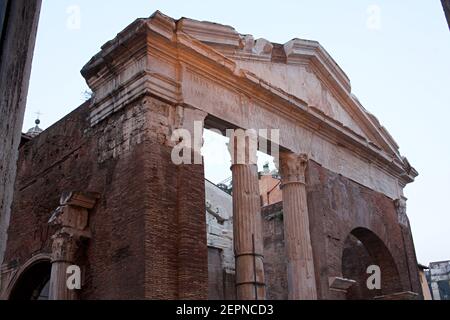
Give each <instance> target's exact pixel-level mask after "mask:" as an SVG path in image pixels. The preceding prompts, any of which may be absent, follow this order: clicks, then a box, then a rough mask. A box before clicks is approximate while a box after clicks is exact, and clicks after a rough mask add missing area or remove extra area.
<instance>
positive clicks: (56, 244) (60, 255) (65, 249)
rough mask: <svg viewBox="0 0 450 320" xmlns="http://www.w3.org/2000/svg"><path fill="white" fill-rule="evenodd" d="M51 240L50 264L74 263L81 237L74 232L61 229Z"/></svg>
mask: <svg viewBox="0 0 450 320" xmlns="http://www.w3.org/2000/svg"><path fill="white" fill-rule="evenodd" d="M52 240H53V243H52V263H54V262H67V263H74V261H75V259H76V255H77V252H78V249H79V248H80V243H81V236H80V235H79V234H77V232H76V231H75V230H70V229H63V230H61V231H59V232H57V233H55V234H54V235H53V237H52Z"/></svg>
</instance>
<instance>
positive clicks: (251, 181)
mask: <svg viewBox="0 0 450 320" xmlns="http://www.w3.org/2000/svg"><path fill="white" fill-rule="evenodd" d="M229 149H230V153H231V159H232V160H231V162H232V166H231V171H232V174H233V224H234V225H233V227H234V250H235V258H236V259H235V260H236V294H237V299H239V300H263V299H265V296H266V293H265V281H264V263H263V260H264V256H263V250H264V248H263V238H262V225H261V203H260V195H259V183H258V168H257V163H256V152H257V136H256V134H255V133H254V132H253V131H247V132H244V131H241V130H237V131H236V132H234V133H233V134H232V135H231V137H230V144H229Z"/></svg>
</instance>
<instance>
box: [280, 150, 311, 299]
mask: <svg viewBox="0 0 450 320" xmlns="http://www.w3.org/2000/svg"><path fill="white" fill-rule="evenodd" d="M307 163H308V158H307V156H306V155H296V154H294V153H290V152H282V153H280V174H281V183H282V184H281V188H282V194H283V220H284V238H285V246H286V257H287V273H288V290H289V299H290V300H315V299H317V291H316V280H315V275H314V261H313V253H312V246H311V236H310V233H309V217H308V206H307V200H306V185H305V170H306V166H307Z"/></svg>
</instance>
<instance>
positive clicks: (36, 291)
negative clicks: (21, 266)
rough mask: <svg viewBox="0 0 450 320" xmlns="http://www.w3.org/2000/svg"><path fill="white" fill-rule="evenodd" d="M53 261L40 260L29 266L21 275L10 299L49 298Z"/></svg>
mask: <svg viewBox="0 0 450 320" xmlns="http://www.w3.org/2000/svg"><path fill="white" fill-rule="evenodd" d="M50 274H51V263H50V261H47V260H45V261H38V262H36V263H34V264H33V265H31V266H30V267H28V268H27V269H26V270H25V271H24V272H23V273H22V274H21V275H20V277H19V279H18V280H17V282H16V283H15V285H14V288H13V289H12V291H11V294H10V296H9V300H22V301H26V300H48V299H49V286H50Z"/></svg>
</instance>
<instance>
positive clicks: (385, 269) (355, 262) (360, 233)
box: [342, 228, 402, 300]
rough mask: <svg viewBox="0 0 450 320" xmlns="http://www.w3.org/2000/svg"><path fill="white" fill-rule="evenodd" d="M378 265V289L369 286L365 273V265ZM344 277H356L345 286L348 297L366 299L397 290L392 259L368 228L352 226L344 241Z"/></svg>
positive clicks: (381, 242) (367, 275)
mask: <svg viewBox="0 0 450 320" xmlns="http://www.w3.org/2000/svg"><path fill="white" fill-rule="evenodd" d="M373 265H375V266H378V267H379V268H380V272H381V273H380V276H381V281H380V283H381V287H380V289H369V288H368V286H367V280H368V278H369V277H370V276H371V275H372V274H368V273H367V268H368V267H369V266H373ZM342 274H343V276H344V278H346V279H351V280H354V281H356V283H355V284H354V285H353V286H352V287H350V288H349V289H348V290H347V299H349V300H368V299H373V298H375V297H378V296H383V295H389V294H393V293H397V292H401V291H402V290H401V289H402V286H401V283H400V277H399V274H398V270H397V267H396V265H395V262H394V259H393V257H392V255H391V253H390V252H389V249H388V248H387V247H386V245H385V244H384V243H383V241H382V240H381V239H380V238H379V237H378V236H377V235H376V234H375V233H373V232H372V231H370V230H368V229H364V228H356V229H354V230H353V231H352V232H351V233H350V234H349V235H348V237H347V239H346V241H345V243H344V250H343V254H342Z"/></svg>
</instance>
